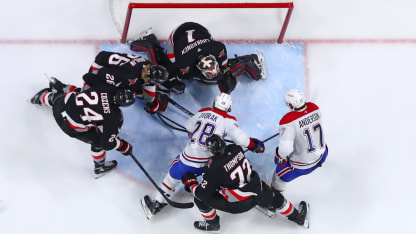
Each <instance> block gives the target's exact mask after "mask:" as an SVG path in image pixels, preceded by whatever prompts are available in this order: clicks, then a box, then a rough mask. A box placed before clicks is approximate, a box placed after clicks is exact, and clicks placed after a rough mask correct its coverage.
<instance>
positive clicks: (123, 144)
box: [116, 139, 133, 156]
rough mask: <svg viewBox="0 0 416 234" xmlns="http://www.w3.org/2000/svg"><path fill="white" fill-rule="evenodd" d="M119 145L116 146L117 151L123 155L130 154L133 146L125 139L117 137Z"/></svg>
mask: <svg viewBox="0 0 416 234" xmlns="http://www.w3.org/2000/svg"><path fill="white" fill-rule="evenodd" d="M119 142H120V145H119V146H118V147H117V149H116V150H117V151H120V153H122V154H123V155H125V156H128V155H130V154H131V153H132V152H133V146H131V145H130V143H128V142H127V141H125V140H122V139H119Z"/></svg>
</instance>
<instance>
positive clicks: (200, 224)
mask: <svg viewBox="0 0 416 234" xmlns="http://www.w3.org/2000/svg"><path fill="white" fill-rule="evenodd" d="M194 227H195V228H196V229H199V230H201V231H206V232H211V233H219V232H220V216H217V217H215V219H213V220H204V221H195V222H194Z"/></svg>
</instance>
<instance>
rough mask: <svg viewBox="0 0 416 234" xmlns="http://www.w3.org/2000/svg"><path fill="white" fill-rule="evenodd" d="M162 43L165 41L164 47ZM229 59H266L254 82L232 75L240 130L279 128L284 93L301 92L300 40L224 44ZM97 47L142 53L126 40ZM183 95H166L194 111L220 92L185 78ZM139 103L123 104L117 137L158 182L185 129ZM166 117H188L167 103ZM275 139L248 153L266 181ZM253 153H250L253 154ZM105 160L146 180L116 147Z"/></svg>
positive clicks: (263, 134) (260, 132)
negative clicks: (260, 56) (165, 121)
mask: <svg viewBox="0 0 416 234" xmlns="http://www.w3.org/2000/svg"><path fill="white" fill-rule="evenodd" d="M163 46H165V45H163ZM226 46H227V53H228V57H229V58H233V57H234V55H238V56H241V55H246V54H253V53H254V54H257V53H263V54H264V57H265V63H266V73H267V79H266V80H259V81H255V80H253V79H251V78H250V77H248V76H246V75H242V76H240V77H238V78H237V86H236V88H235V90H234V91H233V92H232V94H231V96H232V98H233V104H232V111H231V113H230V114H231V115H234V116H235V117H236V118H237V121H238V123H239V126H240V128H242V129H243V130H244V131H246V132H247V134H248V135H249V136H251V137H255V138H258V139H266V138H268V137H270V136H272V135H273V134H275V133H276V132H278V124H279V120H280V118H281V117H282V116H283V115H284V114H285V113H286V112H287V111H288V109H287V107H286V105H285V103H284V100H283V99H284V94H285V93H286V91H287V90H289V89H291V88H297V89H300V90H302V91H304V89H305V87H304V85H305V84H304V80H305V77H304V74H305V66H304V58H303V45H302V44H300V43H299V44H297V43H295V44H274V43H273V44H268V43H267V44H266V43H264V44H263V43H261V44H257V43H256V44H235V43H226ZM100 50H106V51H113V52H119V53H132V54H137V55H140V56H143V57H146V54H144V53H138V52H134V51H131V50H130V48H129V46H128V45H127V44H102V45H100ZM185 83H186V89H185V93H184V94H172V95H171V98H172V99H174V100H175V101H177V102H178V103H180V104H181V105H182V106H184V107H185V108H187V109H188V110H190V111H191V112H193V113H195V112H197V111H198V110H199V109H201V108H203V107H207V106H211V105H212V101H213V99H214V98H215V96H216V95H217V94H218V93H219V90H218V88H217V86H207V85H202V84H199V83H198V82H196V81H192V80H187V81H185ZM143 106H144V104H143V102H136V103H135V104H134V106H132V107H128V108H123V113H124V124H123V126H122V129H121V131H120V137H121V138H123V139H126V140H127V141H128V142H130V143H131V144H132V145H133V151H134V154H135V155H136V157H137V158H138V160H139V161H140V162H141V163H142V165H143V166H144V167H145V168H146V170H147V171H148V172H149V173H150V174H151V176H152V177H153V179H154V180H155V181H157V182H160V181H162V180H163V177H164V175H165V173H166V172H167V171H168V168H169V165H170V163H171V161H172V160H173V159H174V158H175V157H176V156H177V155H178V154H179V153H180V152H181V151H182V150H183V148H184V147H185V145H186V143H187V142H188V141H189V138H188V136H187V134H186V133H184V132H180V131H175V130H172V129H170V128H168V127H167V126H166V125H164V124H163V123H162V122H161V121H160V120H159V119H158V118H157V116H156V115H149V114H148V113H146V112H145V111H144V110H143ZM164 115H165V116H167V117H169V118H170V119H172V120H174V121H175V122H178V123H180V124H182V125H184V124H185V121H186V120H187V119H188V116H187V115H185V114H184V113H183V112H181V111H179V110H178V109H177V108H176V107H174V106H172V105H169V106H168V109H167V110H166V111H165V113H164ZM277 144H278V137H276V138H273V139H271V140H270V141H268V142H267V143H266V144H265V145H266V151H265V153H264V154H263V155H255V154H254V153H251V152H247V153H246V155H247V157H248V158H249V159H250V162H251V164H252V165H253V168H254V169H255V170H256V171H258V172H259V174H260V177H261V178H262V179H263V180H265V181H271V177H272V173H273V171H274V167H275V165H274V152H275V148H276V146H277ZM253 155H254V156H253ZM107 157H108V158H109V159H117V160H118V161H119V165H118V168H119V170H122V171H123V172H124V173H127V174H128V175H130V176H132V177H134V178H137V179H139V180H141V181H146V182H147V181H148V180H147V178H145V175H144V174H143V173H142V172H141V171H140V169H139V168H138V167H137V166H136V165H135V163H134V162H133V161H132V160H130V159H129V158H123V156H122V155H121V154H120V153H119V152H117V151H110V152H108V154H107Z"/></svg>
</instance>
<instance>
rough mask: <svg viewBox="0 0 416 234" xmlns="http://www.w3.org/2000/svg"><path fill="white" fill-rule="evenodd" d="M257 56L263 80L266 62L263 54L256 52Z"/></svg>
mask: <svg viewBox="0 0 416 234" xmlns="http://www.w3.org/2000/svg"><path fill="white" fill-rule="evenodd" d="M257 57H258V58H259V61H260V64H261V65H262V66H261V79H263V80H265V79H266V63H264V55H263V54H262V53H261V54H257Z"/></svg>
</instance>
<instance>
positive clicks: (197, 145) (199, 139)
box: [141, 93, 264, 219]
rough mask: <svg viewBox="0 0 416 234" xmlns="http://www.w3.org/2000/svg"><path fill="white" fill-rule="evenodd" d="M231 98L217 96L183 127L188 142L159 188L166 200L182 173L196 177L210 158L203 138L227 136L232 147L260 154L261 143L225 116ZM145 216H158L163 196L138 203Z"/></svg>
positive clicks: (222, 94) (228, 109) (178, 182)
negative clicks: (214, 135)
mask: <svg viewBox="0 0 416 234" xmlns="http://www.w3.org/2000/svg"><path fill="white" fill-rule="evenodd" d="M231 104H232V100H231V96H230V95H229V94H226V93H220V94H219V95H218V96H217V97H216V98H215V100H214V104H213V107H212V108H210V107H207V108H203V109H201V110H200V111H199V112H198V113H197V114H195V115H194V116H192V117H191V118H190V119H189V120H188V121H187V122H186V124H185V128H186V130H187V131H188V132H189V136H190V137H191V141H190V142H189V143H188V144H187V145H186V146H185V149H184V150H183V152H182V153H180V154H179V155H178V156H177V157H176V158H175V159H174V160H173V162H172V163H171V165H170V169H169V172H168V174H167V175H166V176H165V178H164V179H163V182H162V184H161V186H160V188H161V189H162V190H163V191H164V192H165V195H166V196H167V197H170V196H171V195H172V194H173V192H174V191H175V187H176V186H177V185H178V184H180V183H181V178H182V176H183V175H184V174H186V173H190V174H195V175H197V176H200V175H201V174H202V169H203V167H204V165H205V164H206V163H207V162H208V161H209V159H210V158H211V157H212V156H213V155H212V153H211V152H210V151H209V150H208V149H207V147H206V143H205V141H206V139H207V138H208V137H209V136H211V135H213V134H217V135H219V136H221V137H223V138H224V137H225V136H227V135H228V136H230V138H231V139H232V140H233V141H234V143H235V144H237V145H240V146H242V147H247V148H248V149H249V150H251V151H253V152H256V153H263V152H264V143H263V142H262V141H260V140H258V139H256V138H250V137H249V136H248V135H247V133H245V132H244V131H243V130H241V129H240V128H239V127H238V123H237V119H236V118H235V117H234V116H231V115H229V114H228V112H230V111H231ZM141 203H142V207H143V210H144V212H145V214H146V217H147V218H148V219H150V217H151V216H153V215H155V214H157V213H159V211H160V210H161V209H162V208H163V207H164V206H166V201H165V199H164V198H163V196H162V195H161V194H160V193H158V194H157V195H156V198H155V200H153V199H151V198H150V197H149V196H148V195H146V196H144V197H143V198H142V200H141Z"/></svg>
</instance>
